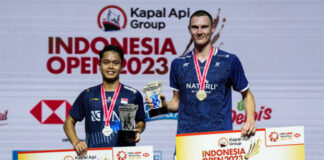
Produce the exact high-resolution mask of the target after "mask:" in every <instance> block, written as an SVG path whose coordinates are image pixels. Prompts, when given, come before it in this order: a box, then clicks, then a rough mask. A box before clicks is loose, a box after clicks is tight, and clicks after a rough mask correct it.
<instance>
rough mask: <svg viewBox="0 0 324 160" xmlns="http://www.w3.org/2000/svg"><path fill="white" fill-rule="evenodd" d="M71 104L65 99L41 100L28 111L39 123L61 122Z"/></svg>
mask: <svg viewBox="0 0 324 160" xmlns="http://www.w3.org/2000/svg"><path fill="white" fill-rule="evenodd" d="M70 109H71V104H70V103H69V102H68V101H66V100H41V101H40V102H38V104H37V105H36V106H35V107H34V108H33V109H32V110H30V113H31V114H32V115H33V116H34V117H35V118H36V119H37V120H38V121H39V122H40V123H41V124H63V123H64V120H65V118H66V117H67V116H68V114H69V110H70Z"/></svg>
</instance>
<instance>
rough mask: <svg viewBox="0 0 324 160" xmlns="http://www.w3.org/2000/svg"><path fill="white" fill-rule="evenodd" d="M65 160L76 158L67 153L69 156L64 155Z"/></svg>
mask: <svg viewBox="0 0 324 160" xmlns="http://www.w3.org/2000/svg"><path fill="white" fill-rule="evenodd" d="M63 160H74V158H73V157H72V156H70V155H67V156H65V157H64V159H63Z"/></svg>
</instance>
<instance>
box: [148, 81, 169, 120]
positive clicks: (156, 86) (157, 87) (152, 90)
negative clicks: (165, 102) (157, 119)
mask: <svg viewBox="0 0 324 160" xmlns="http://www.w3.org/2000/svg"><path fill="white" fill-rule="evenodd" d="M143 92H144V93H145V94H146V96H147V97H148V98H150V99H151V100H152V101H153V105H154V107H153V109H151V110H149V115H150V117H154V116H158V115H162V114H167V113H168V109H167V108H166V107H162V101H161V98H160V94H161V92H162V83H161V82H160V81H157V82H152V83H148V84H147V86H145V87H144V88H143Z"/></svg>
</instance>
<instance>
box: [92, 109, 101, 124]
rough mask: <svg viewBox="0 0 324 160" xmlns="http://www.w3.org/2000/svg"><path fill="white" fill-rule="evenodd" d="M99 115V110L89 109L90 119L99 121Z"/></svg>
mask: <svg viewBox="0 0 324 160" xmlns="http://www.w3.org/2000/svg"><path fill="white" fill-rule="evenodd" d="M100 117H101V115H100V111H99V110H94V111H91V121H93V122H94V121H100V120H101V119H100Z"/></svg>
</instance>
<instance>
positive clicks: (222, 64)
mask: <svg viewBox="0 0 324 160" xmlns="http://www.w3.org/2000/svg"><path fill="white" fill-rule="evenodd" d="M205 63H206V61H205V62H204V63H201V62H199V67H200V71H201V73H203V69H204V66H205ZM170 86H171V87H172V88H173V89H174V90H177V91H179V93H180V96H179V110H178V116H179V117H178V129H177V133H195V132H208V131H221V130H232V128H233V127H232V92H231V88H232V87H233V89H234V90H236V91H240V92H242V91H245V90H247V89H248V81H247V79H246V77H245V74H244V71H243V67H242V65H241V62H240V61H239V59H238V57H237V56H235V55H234V54H230V53H227V52H225V51H222V50H219V49H216V51H215V52H214V53H213V56H212V60H211V63H210V67H209V70H208V72H207V77H206V81H205V87H204V89H205V91H206V93H207V98H206V99H205V100H203V101H199V100H198V99H197V98H196V93H197V91H198V90H199V89H200V87H199V81H198V78H197V75H196V69H195V64H194V58H193V52H192V51H191V52H189V53H187V54H185V55H184V56H181V57H179V58H177V59H175V60H173V61H172V64H171V71H170Z"/></svg>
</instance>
